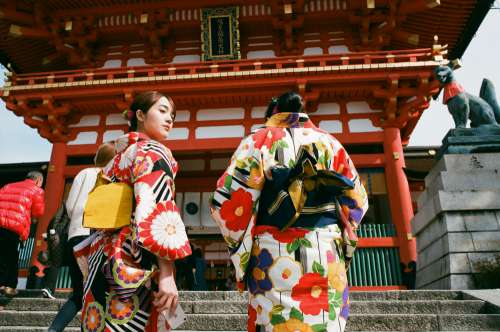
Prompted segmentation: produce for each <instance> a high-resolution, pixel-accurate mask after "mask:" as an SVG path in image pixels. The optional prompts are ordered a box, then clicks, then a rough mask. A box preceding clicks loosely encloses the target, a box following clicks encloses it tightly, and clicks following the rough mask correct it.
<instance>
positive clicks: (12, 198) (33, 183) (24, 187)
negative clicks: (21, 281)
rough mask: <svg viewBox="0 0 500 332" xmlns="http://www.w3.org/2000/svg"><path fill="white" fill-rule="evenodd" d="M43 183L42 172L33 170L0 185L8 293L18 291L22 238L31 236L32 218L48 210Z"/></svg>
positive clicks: (1, 276)
mask: <svg viewBox="0 0 500 332" xmlns="http://www.w3.org/2000/svg"><path fill="white" fill-rule="evenodd" d="M42 183H43V175H42V173H40V172H36V171H33V172H29V173H28V175H26V179H25V180H24V181H20V182H15V183H10V184H7V185H5V186H4V187H3V188H2V189H0V241H2V251H1V253H0V291H2V292H3V293H5V295H7V296H14V295H16V294H17V291H16V287H17V272H18V261H19V251H18V247H19V241H25V240H26V239H28V235H29V232H30V226H31V218H32V217H33V218H39V217H41V216H42V215H43V214H44V212H45V202H44V191H43V189H42V188H41V187H42ZM34 222H36V220H34Z"/></svg>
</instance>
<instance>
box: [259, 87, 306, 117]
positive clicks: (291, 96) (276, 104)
mask: <svg viewBox="0 0 500 332" xmlns="http://www.w3.org/2000/svg"><path fill="white" fill-rule="evenodd" d="M303 111H304V101H303V100H302V97H301V96H300V95H299V94H298V93H296V92H293V91H289V92H286V93H284V94H282V95H281V96H279V97H278V98H277V99H276V98H273V99H271V102H270V103H269V105H267V110H266V119H267V118H270V117H271V116H272V115H273V114H274V113H276V112H279V113H281V112H287V113H300V112H303Z"/></svg>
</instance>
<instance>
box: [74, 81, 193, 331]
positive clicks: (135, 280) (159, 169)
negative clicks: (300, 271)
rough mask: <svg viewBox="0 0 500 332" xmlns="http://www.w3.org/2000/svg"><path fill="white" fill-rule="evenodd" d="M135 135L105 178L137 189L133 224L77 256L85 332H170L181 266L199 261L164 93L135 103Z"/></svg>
mask: <svg viewBox="0 0 500 332" xmlns="http://www.w3.org/2000/svg"><path fill="white" fill-rule="evenodd" d="M127 117H128V120H129V122H130V132H129V133H127V134H125V135H123V136H121V137H119V138H118V139H117V140H116V144H115V149H116V156H115V157H114V159H112V160H111V162H110V163H108V165H107V166H106V167H105V168H104V170H103V173H104V175H106V176H107V177H108V178H110V179H111V180H112V181H113V182H125V183H128V184H129V185H131V186H132V187H133V189H134V197H135V200H134V203H135V211H134V213H133V216H131V217H132V218H131V222H130V225H128V226H125V227H122V228H120V229H117V230H114V231H99V232H96V233H94V235H91V237H90V238H89V241H88V242H89V243H83V245H80V246H78V247H77V248H76V249H75V256H76V257H77V260H78V262H79V265H80V267H81V268H82V272H83V275H84V299H83V300H84V305H83V309H82V330H83V331H92V332H97V331H129V332H131V331H141V332H142V331H168V330H170V327H169V325H168V323H167V322H166V321H165V316H164V315H160V314H159V313H161V312H164V311H169V310H170V311H171V312H173V311H174V310H175V308H176V306H177V303H178V292H177V287H176V285H175V277H174V260H176V259H180V258H184V257H186V256H188V255H190V254H191V247H190V245H189V241H188V238H187V235H186V231H185V228H184V224H183V223H182V220H181V217H180V215H179V210H178V209H177V206H176V205H175V201H174V195H175V192H174V188H175V187H174V178H175V174H176V173H177V170H178V166H177V162H176V161H175V159H174V158H173V157H172V154H171V153H170V150H169V149H167V148H166V147H165V146H164V145H163V144H161V143H160V142H161V141H164V140H165V139H166V138H167V135H168V133H169V131H170V130H171V129H172V126H173V121H174V118H175V109H174V104H173V102H172V100H171V99H170V98H167V97H166V96H164V95H162V94H161V93H158V92H155V91H151V92H144V93H142V94H139V95H137V96H136V97H135V99H134V102H133V103H132V105H131V106H130V111H129V112H128V115H127Z"/></svg>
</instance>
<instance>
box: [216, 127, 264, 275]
mask: <svg viewBox="0 0 500 332" xmlns="http://www.w3.org/2000/svg"><path fill="white" fill-rule="evenodd" d="M264 180H265V178H264V172H263V163H262V154H261V152H260V150H259V149H257V148H256V147H255V145H254V140H253V136H252V135H250V136H248V137H247V138H245V139H243V141H242V142H241V143H240V145H239V147H238V149H237V150H236V152H235V153H234V155H233V157H232V158H231V162H230V165H229V167H228V168H227V170H226V171H225V172H224V174H223V175H222V176H221V177H220V178H219V180H218V181H217V189H216V190H215V192H214V193H213V194H212V196H211V198H210V202H209V205H210V208H211V212H212V217H213V219H214V220H215V222H216V223H217V225H218V226H219V228H220V230H221V233H222V235H223V236H224V239H225V241H226V243H227V244H228V246H229V249H230V254H231V260H232V261H233V264H234V265H235V269H236V279H237V280H238V281H241V280H242V279H243V275H244V272H245V269H246V266H247V264H248V260H249V258H250V252H251V250H252V242H253V232H254V228H255V223H256V217H257V211H258V202H259V197H260V193H261V190H262V187H263V186H264Z"/></svg>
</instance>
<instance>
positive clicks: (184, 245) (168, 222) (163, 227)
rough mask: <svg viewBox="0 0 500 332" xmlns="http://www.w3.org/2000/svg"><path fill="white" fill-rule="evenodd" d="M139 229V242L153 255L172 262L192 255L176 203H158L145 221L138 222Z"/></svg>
mask: <svg viewBox="0 0 500 332" xmlns="http://www.w3.org/2000/svg"><path fill="white" fill-rule="evenodd" d="M137 227H138V229H139V232H138V234H139V236H138V237H139V241H141V242H142V244H143V246H144V247H145V248H147V249H148V250H150V251H151V252H152V253H155V254H157V255H158V256H160V257H166V258H168V259H170V260H174V259H180V258H184V257H186V256H189V255H191V246H190V245H189V241H188V239H187V237H186V236H185V235H182V234H183V233H184V224H183V223H182V220H181V219H180V216H179V210H178V209H177V206H176V205H175V203H174V202H172V201H167V202H160V203H158V205H157V206H156V208H155V209H154V211H153V212H152V213H151V214H150V215H149V216H148V217H147V218H146V219H145V220H143V221H138V222H137ZM180 232H182V233H180ZM184 234H185V233H184Z"/></svg>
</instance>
